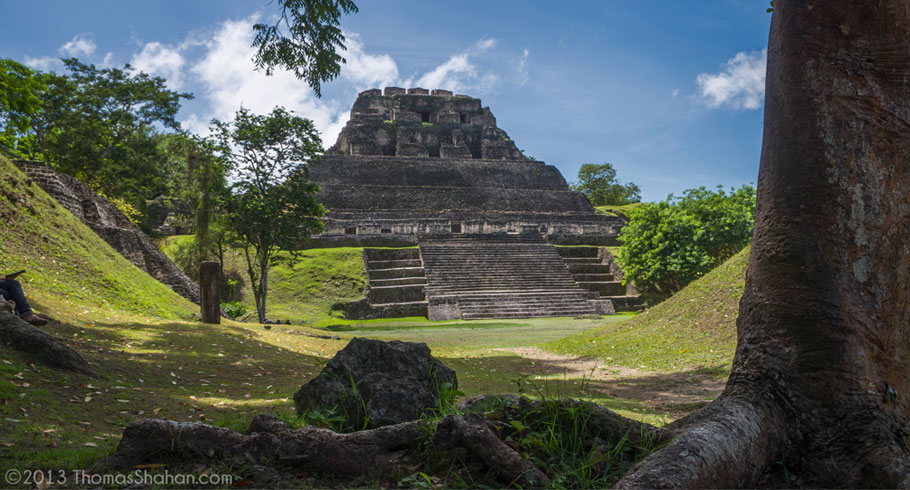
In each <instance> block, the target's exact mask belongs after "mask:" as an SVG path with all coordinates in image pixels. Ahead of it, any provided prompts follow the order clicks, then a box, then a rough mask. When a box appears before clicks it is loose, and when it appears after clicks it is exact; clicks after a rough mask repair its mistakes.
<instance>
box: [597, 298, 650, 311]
mask: <svg viewBox="0 0 910 490" xmlns="http://www.w3.org/2000/svg"><path fill="white" fill-rule="evenodd" d="M603 299H608V300H610V301H612V302H613V308H615V309H616V311H641V310H644V309H645V299H644V298H642V297H641V296H628V295H623V296H605V297H603Z"/></svg>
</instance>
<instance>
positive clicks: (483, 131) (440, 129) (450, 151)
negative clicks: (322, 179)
mask: <svg viewBox="0 0 910 490" xmlns="http://www.w3.org/2000/svg"><path fill="white" fill-rule="evenodd" d="M415 95H417V96H418V97H415ZM327 154H340V155H374V156H398V157H432V158H456V159H469V158H478V159H484V160H526V158H525V157H524V155H522V154H521V151H519V149H518V147H517V146H515V142H513V141H512V140H511V139H510V138H509V136H508V135H507V134H506V132H505V131H503V130H502V129H499V128H498V127H496V118H495V117H494V116H493V113H492V112H491V111H490V108H489V107H483V106H482V105H481V102H480V99H475V98H473V97H469V96H466V95H453V94H452V92H449V91H447V90H433V91H432V94H431V93H430V91H428V90H426V89H421V88H412V89H408V90H407V91H405V89H403V88H398V87H386V89H385V94H383V93H382V92H380V91H379V89H371V90H367V91H365V92H361V93H360V94H359V95H358V97H357V100H356V102H354V107H353V109H351V118H350V120H349V121H348V124H347V125H345V127H344V129H342V131H341V134H339V136H338V141H337V142H336V143H335V145H334V146H333V147H332V148H330V149H329V150H328V152H327Z"/></svg>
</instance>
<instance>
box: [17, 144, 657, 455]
mask: <svg viewBox="0 0 910 490" xmlns="http://www.w3.org/2000/svg"><path fill="white" fill-rule="evenodd" d="M0 170H2V172H3V174H4V176H5V177H4V179H2V180H0V203H2V205H0V226H2V227H3V229H4V233H5V237H4V238H5V239H4V241H3V242H2V243H0V270H2V271H6V270H17V269H20V268H26V269H28V271H29V272H28V273H27V274H25V275H23V276H22V277H21V279H22V281H23V284H24V286H25V288H26V292H27V294H28V295H29V298H30V300H31V301H32V303H33V306H35V307H36V309H37V310H38V311H41V312H46V313H49V314H51V315H52V316H54V317H55V318H57V319H58V320H59V321H58V322H52V323H50V324H49V325H48V326H46V327H45V330H46V331H48V332H49V333H52V334H54V335H57V336H60V337H62V338H64V339H67V340H68V342H69V343H70V345H71V346H72V347H73V348H74V349H76V350H77V351H78V352H80V353H81V354H82V355H83V356H84V357H85V358H86V359H87V360H88V361H89V362H90V363H91V364H92V365H93V366H94V367H95V369H96V370H97V371H98V374H99V376H98V378H94V379H92V378H86V377H83V376H79V375H74V374H69V373H66V372H62V371H58V370H54V369H50V368H47V367H45V366H43V365H41V364H35V363H33V362H32V361H33V359H31V358H30V356H29V355H26V354H22V353H20V352H18V351H14V350H12V349H10V348H9V347H7V346H4V345H0V418H2V419H3V423H2V424H0V472H3V471H5V470H6V469H10V468H17V469H20V470H22V469H42V470H49V469H66V470H74V469H83V468H87V467H89V466H91V465H92V464H94V463H96V462H98V461H99V460H100V459H102V458H104V457H105V456H107V455H109V454H110V453H111V452H112V451H113V450H114V448H115V447H116V445H117V443H118V441H119V438H120V434H121V433H122V431H123V428H124V427H125V426H126V425H127V424H128V423H130V422H131V421H135V420H138V419H141V418H145V417H158V418H164V419H172V420H180V421H191V420H192V421H202V422H206V423H212V424H216V425H222V426H225V427H231V428H234V429H245V428H246V427H247V426H248V424H249V421H250V420H251V419H252V418H253V417H254V416H255V415H257V414H260V413H273V414H275V415H276V416H278V417H279V418H281V419H282V420H286V421H289V422H291V423H293V424H295V425H296V424H299V421H298V420H297V419H296V416H295V414H294V405H293V401H292V399H291V397H292V396H293V393H294V392H296V390H297V389H299V387H300V386H301V385H302V384H303V383H305V382H306V381H308V380H310V379H312V377H314V376H315V375H316V374H317V373H318V372H319V371H320V369H321V366H322V365H323V364H324V363H325V362H326V360H327V359H329V358H331V357H332V356H333V355H334V354H335V352H336V351H337V350H339V349H341V348H343V347H344V346H345V345H346V343H347V341H348V340H349V339H350V338H351V337H353V336H355V335H356V336H366V337H373V338H379V339H385V340H389V339H400V340H405V341H414V342H426V343H427V344H428V345H429V346H430V348H431V349H432V350H433V354H434V355H435V356H437V357H438V358H440V359H441V360H442V361H443V362H444V363H446V364H447V365H449V366H450V367H452V368H453V369H455V370H456V372H457V373H458V378H459V385H460V389H461V390H462V391H464V392H465V393H466V394H467V395H476V394H481V393H520V392H525V393H529V394H532V395H534V396H538V397H541V398H545V397H552V398H563V397H581V398H585V399H588V400H592V401H595V402H596V403H599V404H601V405H604V406H606V407H608V408H610V409H613V410H615V411H617V412H619V413H621V414H623V415H626V416H629V417H634V418H636V419H639V420H644V421H647V422H650V423H655V424H662V423H665V422H666V420H667V419H666V417H665V416H664V415H663V414H662V413H661V412H658V411H656V410H654V409H651V408H648V407H647V406H645V405H644V404H643V403H642V401H641V400H633V399H624V398H618V397H614V396H610V395H607V394H606V393H608V392H609V390H608V389H606V387H605V386H604V385H600V384H599V383H598V382H597V381H596V380H586V379H579V378H577V377H569V376H567V375H564V374H560V373H559V372H556V371H554V370H553V369H549V368H547V366H542V365H541V363H535V362H534V361H532V360H529V359H525V358H522V357H520V356H518V355H516V354H513V353H511V352H508V351H506V350H503V349H509V348H514V347H527V346H532V345H538V344H541V343H547V344H546V345H551V344H552V343H553V342H558V339H559V338H561V337H565V336H571V337H570V338H575V337H574V336H577V335H579V334H582V333H583V332H585V331H588V330H591V329H595V330H601V326H603V325H604V324H605V323H606V324H607V325H608V326H607V327H606V328H608V329H615V330H617V331H621V330H623V328H624V326H625V325H628V324H632V323H635V324H639V323H640V322H641V320H642V318H643V316H638V317H636V316H634V315H618V316H614V317H604V318H601V319H573V318H546V319H522V320H488V321H478V322H464V321H451V322H429V321H427V320H426V319H425V318H408V319H382V320H367V321H349V320H343V319H339V318H333V317H332V316H331V315H330V307H331V304H333V303H335V302H337V301H344V300H353V299H359V298H361V297H363V285H364V283H365V277H364V275H363V263H362V259H361V252H360V249H341V248H336V249H314V250H308V251H306V252H305V258H304V260H303V261H302V262H300V263H298V264H296V265H295V266H293V268H292V267H289V266H286V265H280V266H277V267H276V268H275V269H274V270H273V273H272V282H271V284H272V288H273V289H272V290H271V292H270V294H271V298H272V303H271V305H272V308H271V310H270V311H271V313H270V316H274V317H277V318H282V319H284V318H290V319H292V320H294V321H295V323H297V324H296V325H292V326H287V325H276V326H274V327H272V328H271V329H270V330H265V329H264V328H263V327H262V326H260V325H257V324H244V323H236V322H224V323H223V324H222V325H205V324H201V323H198V322H194V321H192V319H193V317H194V315H195V314H197V312H198V307H196V306H195V305H192V304H191V303H189V302H188V301H186V300H184V299H183V298H181V297H179V296H178V295H176V294H175V293H173V292H172V291H171V290H170V289H169V288H167V287H166V286H164V285H162V284H160V283H158V282H157V281H155V280H153V279H152V278H150V277H149V276H148V275H147V274H145V273H144V272H142V271H141V270H139V269H138V268H136V267H134V266H133V265H132V264H130V263H129V262H128V261H126V260H125V259H124V258H122V257H121V256H120V255H119V254H117V253H116V252H115V251H114V250H112V249H111V248H110V247H109V246H108V245H107V244H106V243H105V242H104V241H102V240H101V239H99V238H98V237H97V236H96V235H95V234H94V233H93V232H92V231H91V230H89V229H88V228H87V227H85V226H84V225H82V224H81V223H80V222H79V221H78V220H77V219H76V218H75V217H73V216H72V215H71V214H69V213H68V212H67V211H65V210H64V209H63V208H61V207H60V206H59V204H56V202H55V201H54V200H53V199H51V198H50V197H49V196H47V195H46V194H45V193H44V192H43V191H41V190H40V189H39V188H38V187H37V186H35V185H33V184H30V183H29V182H28V180H27V179H26V178H25V177H24V176H23V175H22V174H21V173H20V172H19V171H18V170H17V169H15V168H14V167H13V166H12V165H11V164H10V163H9V162H8V161H6V160H3V159H0ZM186 239H187V238H176V239H174V240H176V241H179V240H186ZM237 259H239V257H237V256H233V257H232V258H231V260H235V261H236V260H237ZM301 323H306V324H307V325H322V326H324V327H325V329H313V328H309V327H307V326H301V325H300V324H301ZM332 331H334V332H335V333H332V334H333V335H336V334H337V335H339V336H340V337H341V338H340V339H338V340H334V339H320V338H314V337H311V336H309V335H313V334H318V335H325V334H327V333H330V332H332Z"/></svg>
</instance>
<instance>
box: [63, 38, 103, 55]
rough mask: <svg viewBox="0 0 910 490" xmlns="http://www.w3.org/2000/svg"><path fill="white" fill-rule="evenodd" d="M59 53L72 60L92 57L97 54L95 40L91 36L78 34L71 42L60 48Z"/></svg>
mask: <svg viewBox="0 0 910 490" xmlns="http://www.w3.org/2000/svg"><path fill="white" fill-rule="evenodd" d="M59 51H60V54H62V55H64V56H67V57H70V58H78V57H80V56H91V55H92V53H94V52H95V40H94V39H93V38H92V35H91V34H76V36H75V37H73V39H72V40H71V41H69V42H67V43H66V44H64V45H63V46H60V49H59Z"/></svg>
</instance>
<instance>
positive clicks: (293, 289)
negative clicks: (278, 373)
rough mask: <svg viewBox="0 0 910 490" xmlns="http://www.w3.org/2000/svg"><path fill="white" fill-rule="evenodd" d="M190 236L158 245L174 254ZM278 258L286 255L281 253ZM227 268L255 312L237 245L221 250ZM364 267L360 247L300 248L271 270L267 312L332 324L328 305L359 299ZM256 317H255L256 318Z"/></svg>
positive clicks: (302, 321) (275, 316)
mask: <svg viewBox="0 0 910 490" xmlns="http://www.w3.org/2000/svg"><path fill="white" fill-rule="evenodd" d="M192 240H193V237H192V236H189V235H184V236H175V237H169V238H167V239H166V240H164V241H163V243H162V250H163V251H164V253H165V254H166V255H168V256H169V257H171V258H172V259H173V258H174V256H175V252H176V251H177V250H178V248H179V247H181V246H184V247H185V246H187V245H188V244H190V243H192ZM280 257H283V258H287V257H288V255H287V254H285V253H281V254H280ZM225 270H226V271H228V272H230V271H233V272H234V273H235V274H237V275H239V277H240V278H241V281H242V286H241V294H242V299H241V303H242V304H243V305H244V306H245V307H246V309H247V311H248V312H253V313H255V311H256V307H255V302H254V300H253V291H252V288H251V287H250V283H249V278H248V276H247V273H246V270H247V268H246V261H245V259H244V258H243V254H242V253H241V252H240V251H239V250H228V251H227V253H226V254H225ZM366 282H367V278H366V272H365V271H364V265H363V256H362V251H361V249H360V248H352V247H339V248H321V249H320V248H315V249H308V250H304V251H303V252H302V257H301V260H300V261H297V262H294V263H293V264H289V263H288V262H284V261H283V262H280V263H279V264H277V265H274V266H272V268H271V269H270V270H269V292H268V302H267V304H266V307H267V310H266V311H267V316H268V318H271V319H277V320H290V321H291V323H294V324H297V325H302V324H306V325H325V324H328V323H332V322H333V321H336V320H333V318H334V317H333V316H332V311H331V310H332V305H334V304H335V303H339V302H345V301H355V300H358V299H361V298H363V295H364V288H365V287H366ZM254 319H255V318H254Z"/></svg>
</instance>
